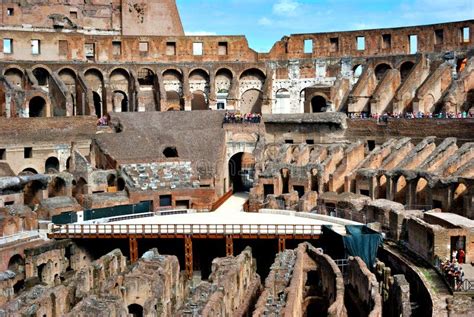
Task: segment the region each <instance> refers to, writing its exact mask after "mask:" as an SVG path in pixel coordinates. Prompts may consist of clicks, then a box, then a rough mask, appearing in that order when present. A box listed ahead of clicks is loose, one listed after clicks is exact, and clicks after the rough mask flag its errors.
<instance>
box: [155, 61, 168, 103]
mask: <svg viewBox="0 0 474 317" xmlns="http://www.w3.org/2000/svg"><path fill="white" fill-rule="evenodd" d="M162 71H163V70H162V69H158V70H157V72H156V84H155V87H154V89H155V93H156V94H157V96H156V97H157V98H156V100H158V102H159V105H158V107H157V109H158V110H160V111H164V110H165V109H164V107H165V105H166V90H165V84H164V82H163V76H162V74H161V72H162Z"/></svg>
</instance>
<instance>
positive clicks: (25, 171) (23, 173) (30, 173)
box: [18, 167, 38, 176]
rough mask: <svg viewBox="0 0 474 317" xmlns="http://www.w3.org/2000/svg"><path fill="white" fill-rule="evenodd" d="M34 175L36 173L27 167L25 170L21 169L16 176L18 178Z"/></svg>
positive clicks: (36, 172)
mask: <svg viewBox="0 0 474 317" xmlns="http://www.w3.org/2000/svg"><path fill="white" fill-rule="evenodd" d="M36 174H38V171H36V170H35V169H34V168H32V167H27V168H25V169H23V170H22V171H21V172H20V173H19V174H18V175H19V176H24V175H36Z"/></svg>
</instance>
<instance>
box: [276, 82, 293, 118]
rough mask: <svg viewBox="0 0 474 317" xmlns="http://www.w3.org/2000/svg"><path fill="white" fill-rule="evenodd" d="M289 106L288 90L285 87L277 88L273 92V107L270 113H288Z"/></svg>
mask: <svg viewBox="0 0 474 317" xmlns="http://www.w3.org/2000/svg"><path fill="white" fill-rule="evenodd" d="M290 107H291V99H290V92H289V91H288V89H285V88H280V89H278V90H277V92H276V93H275V109H273V111H272V113H289V112H290Z"/></svg>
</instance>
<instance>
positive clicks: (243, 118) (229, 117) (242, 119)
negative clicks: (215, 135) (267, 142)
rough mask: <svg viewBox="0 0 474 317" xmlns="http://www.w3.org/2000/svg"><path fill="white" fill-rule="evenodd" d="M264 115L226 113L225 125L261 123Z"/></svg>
mask: <svg viewBox="0 0 474 317" xmlns="http://www.w3.org/2000/svg"><path fill="white" fill-rule="evenodd" d="M260 121H262V115H261V114H259V113H245V114H243V115H242V114H241V113H240V112H226V113H225V115H224V123H260Z"/></svg>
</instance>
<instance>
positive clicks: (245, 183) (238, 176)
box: [229, 152, 255, 193]
mask: <svg viewBox="0 0 474 317" xmlns="http://www.w3.org/2000/svg"><path fill="white" fill-rule="evenodd" d="M254 175H255V157H254V156H253V155H252V154H250V153H247V152H239V153H237V154H235V155H233V156H232V157H231V158H230V160H229V180H230V183H231V185H232V189H233V191H234V193H238V192H247V191H249V190H250V188H251V187H252V186H253V179H254Z"/></svg>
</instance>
